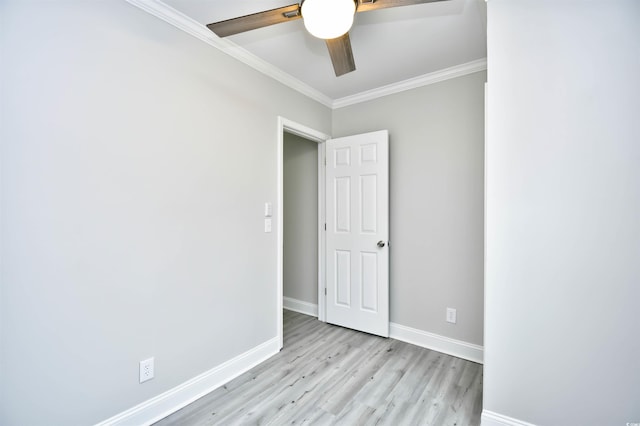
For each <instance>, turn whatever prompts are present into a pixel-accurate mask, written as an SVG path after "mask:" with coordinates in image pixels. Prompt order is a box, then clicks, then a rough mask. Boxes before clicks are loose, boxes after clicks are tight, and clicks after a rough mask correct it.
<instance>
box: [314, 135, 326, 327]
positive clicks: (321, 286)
mask: <svg viewBox="0 0 640 426" xmlns="http://www.w3.org/2000/svg"><path fill="white" fill-rule="evenodd" d="M326 151H327V142H326V140H325V141H324V142H319V143H318V306H317V307H316V312H317V315H316V316H317V317H318V320H319V321H322V322H326V321H327V309H326V303H325V302H326V287H327V281H326V278H325V273H326V272H327V270H326V249H325V247H326V242H327V232H326V229H325V226H326V223H327V213H326V208H325V206H326V204H325V203H326V199H325V195H326V187H325V185H326V182H325V176H326V172H327V168H326V167H325V165H326V164H327V160H326V158H327V152H326Z"/></svg>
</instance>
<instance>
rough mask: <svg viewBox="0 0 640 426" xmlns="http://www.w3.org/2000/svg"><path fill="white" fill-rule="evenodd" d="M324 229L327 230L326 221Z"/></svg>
mask: <svg viewBox="0 0 640 426" xmlns="http://www.w3.org/2000/svg"><path fill="white" fill-rule="evenodd" d="M324 230H325V231H326V230H327V224H326V223H325V224H324Z"/></svg>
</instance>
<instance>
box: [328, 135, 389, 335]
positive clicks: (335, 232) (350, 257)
mask: <svg viewBox="0 0 640 426" xmlns="http://www.w3.org/2000/svg"><path fill="white" fill-rule="evenodd" d="M326 149H327V151H326V153H327V154H326V156H327V157H326V159H327V166H326V194H327V198H326V203H327V238H326V244H327V245H326V247H327V256H326V262H327V275H326V282H327V297H326V313H327V316H326V320H327V322H329V323H332V324H337V325H341V326H344V327H349V328H353V329H355V330H361V331H365V332H367V333H372V334H377V335H380V336H384V337H388V336H389V247H388V246H389V243H388V241H389V134H388V132H387V131H386V130H382V131H379V132H372V133H366V134H362V135H355V136H348V137H344V138H337V139H330V140H328V141H327V147H326Z"/></svg>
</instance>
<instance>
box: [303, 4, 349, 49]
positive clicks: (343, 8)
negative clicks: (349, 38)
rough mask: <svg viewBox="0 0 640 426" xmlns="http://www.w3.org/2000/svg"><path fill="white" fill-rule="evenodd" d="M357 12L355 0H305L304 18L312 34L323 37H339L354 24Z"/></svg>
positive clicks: (305, 24)
mask: <svg viewBox="0 0 640 426" xmlns="http://www.w3.org/2000/svg"><path fill="white" fill-rule="evenodd" d="M355 12H356V3H355V1H354V0H304V2H303V3H302V19H303V21H304V26H305V27H306V28H307V31H309V32H310V33H311V35H313V36H315V37H318V38H322V39H325V40H326V39H332V38H338V37H340V36H342V35H344V34H346V33H347V32H348V31H349V29H350V28H351V25H353V15H354V14H355Z"/></svg>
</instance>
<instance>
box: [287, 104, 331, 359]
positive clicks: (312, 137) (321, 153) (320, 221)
mask: <svg viewBox="0 0 640 426" xmlns="http://www.w3.org/2000/svg"><path fill="white" fill-rule="evenodd" d="M295 138H302V139H303V142H307V143H308V142H313V143H315V144H316V145H317V151H316V152H317V155H316V161H317V177H316V179H317V214H316V218H317V223H316V226H315V228H316V235H317V240H316V241H317V250H316V256H317V262H315V264H317V285H316V291H317V312H318V315H317V316H318V319H319V320H320V321H324V320H325V318H324V309H325V306H324V287H325V283H324V281H325V278H324V270H325V258H324V257H325V255H324V248H325V235H324V223H325V199H324V193H325V188H324V186H325V184H324V167H323V166H324V159H325V141H326V140H328V139H330V136H329V135H326V134H324V133H321V132H318V131H316V130H314V129H311V128H309V127H306V126H304V125H301V124H299V123H296V122H293V121H291V120H287V119H286V118H283V117H278V215H277V221H278V223H277V240H278V241H277V244H278V254H277V258H278V273H277V281H278V283H277V287H278V291H277V293H278V295H277V297H278V309H277V313H278V314H277V317H278V324H277V330H278V339H279V345H280V348H282V346H283V318H282V310H283V304H284V255H285V252H284V243H285V231H284V220H285V219H284V216H285V214H286V211H285V208H284V207H285V206H284V196H285V182H284V159H285V157H284V145H285V140H286V139H290V140H289V141H288V143H289V142H291V140H294V141H293V142H292V143H295ZM299 151H305V150H304V149H300V150H299ZM307 151H308V150H307ZM306 179H307V180H308V179H309V176H308V174H307V176H306ZM307 210H308V209H305V211H307ZM303 221H304V220H303ZM306 251H307V255H308V251H309V250H308V245H307V246H306ZM293 260H294V261H295V259H293ZM306 263H307V264H308V262H306ZM309 291H312V290H310V287H309V286H308V287H307V288H306V289H305V290H303V293H306V295H307V296H308V293H309ZM306 298H308V297H306ZM294 300H295V299H294ZM309 305H312V303H309ZM307 307H308V306H307Z"/></svg>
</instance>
